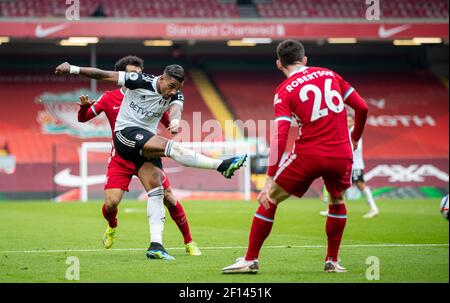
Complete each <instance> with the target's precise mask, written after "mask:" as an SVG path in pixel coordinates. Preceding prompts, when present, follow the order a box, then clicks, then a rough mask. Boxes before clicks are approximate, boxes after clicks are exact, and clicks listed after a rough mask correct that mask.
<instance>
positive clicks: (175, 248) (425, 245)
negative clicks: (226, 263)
mask: <svg viewBox="0 0 450 303" xmlns="http://www.w3.org/2000/svg"><path fill="white" fill-rule="evenodd" d="M448 246H449V244H448V243H441V244H430V243H425V244H392V243H391V244H389V243H386V244H348V245H341V247H349V248H357V247H448ZM326 247H327V246H326V245H278V246H265V247H264V248H268V249H283V248H326ZM200 248H201V249H202V250H214V249H246V248H247V247H246V246H216V247H215V246H210V247H200ZM166 249H167V250H184V249H185V248H184V247H168V248H166ZM102 251H104V252H107V251H110V252H119V251H145V249H144V248H111V249H104V248H99V249H53V250H51V249H49V250H9V251H8V250H5V251H0V253H1V254H11V253H65V252H102Z"/></svg>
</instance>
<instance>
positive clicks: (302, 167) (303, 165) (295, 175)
mask: <svg viewBox="0 0 450 303" xmlns="http://www.w3.org/2000/svg"><path fill="white" fill-rule="evenodd" d="M352 164H353V160H352V159H344V158H331V157H322V156H313V155H297V154H295V153H291V154H290V155H289V157H288V158H287V159H286V161H284V163H283V165H282V166H280V168H278V171H277V174H276V175H275V178H274V180H275V183H277V184H278V185H279V186H280V187H281V188H282V189H284V190H285V191H286V192H288V193H289V194H291V195H295V196H297V197H302V196H303V195H304V194H305V192H306V191H307V190H308V188H309V187H310V186H311V183H312V182H313V181H314V180H315V179H317V178H320V177H322V179H323V181H324V183H325V186H326V188H327V191H328V192H329V193H330V195H331V196H332V197H334V198H337V197H339V195H340V194H341V193H342V192H343V191H345V190H346V189H347V188H349V187H350V186H351V184H352V183H351V177H352Z"/></svg>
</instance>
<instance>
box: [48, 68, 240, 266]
mask: <svg viewBox="0 0 450 303" xmlns="http://www.w3.org/2000/svg"><path fill="white" fill-rule="evenodd" d="M55 74H57V75H70V74H76V75H78V74H79V75H83V76H85V77H88V78H91V79H97V80H102V81H106V82H113V83H117V84H118V85H119V86H125V87H126V88H127V90H126V92H125V95H124V97H123V101H122V104H121V105H120V110H119V114H118V115H117V120H116V123H115V127H114V134H113V141H114V147H115V151H116V152H117V153H118V154H119V155H120V157H121V158H123V159H125V160H130V161H132V162H133V163H134V164H135V166H136V168H137V169H138V171H139V173H138V174H139V178H140V180H141V182H142V185H143V186H144V188H145V190H146V191H147V194H148V204H147V216H148V219H149V225H150V238H151V239H150V246H149V248H148V249H147V254H146V255H147V257H148V258H155V259H161V258H166V256H168V253H167V251H166V250H165V249H164V246H163V244H162V238H163V231H164V221H165V211H164V202H163V201H164V189H163V187H162V171H161V170H162V161H161V157H169V158H171V159H173V160H175V161H177V162H178V163H180V164H181V165H184V166H187V167H197V168H203V169H211V170H217V171H218V172H219V173H221V174H222V175H223V176H224V177H225V178H231V177H232V176H233V174H234V172H235V171H236V170H238V169H239V168H241V167H242V166H243V164H244V163H245V161H246V159H247V155H243V156H241V157H232V158H230V159H225V160H220V159H213V158H210V157H207V156H205V155H202V154H200V153H197V152H195V151H193V150H190V149H186V148H184V147H183V146H181V145H180V144H178V143H176V142H174V141H172V140H168V139H166V138H164V137H161V136H158V135H157V134H156V130H157V126H158V124H159V122H160V120H161V117H162V116H163V114H164V113H165V112H166V111H168V112H169V120H170V125H169V127H170V129H178V124H179V121H180V119H181V112H182V109H183V104H184V103H183V102H184V97H183V94H182V93H181V91H180V89H181V87H182V86H183V83H184V78H185V74H184V69H183V68H182V67H181V66H179V65H169V66H166V68H165V69H164V72H163V74H162V75H159V76H153V75H149V74H144V73H136V72H130V73H127V72H125V71H119V72H116V71H105V70H101V69H98V68H91V67H78V66H73V65H70V64H69V63H67V62H65V63H62V64H60V65H59V66H58V67H56V70H55ZM167 258H169V257H167ZM171 258H172V257H171ZM171 258H169V259H171Z"/></svg>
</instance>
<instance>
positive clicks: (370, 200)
mask: <svg viewBox="0 0 450 303" xmlns="http://www.w3.org/2000/svg"><path fill="white" fill-rule="evenodd" d="M364 195H365V196H366V201H367V204H368V205H369V207H370V209H371V210H376V211H378V207H377V205H376V204H375V200H374V199H373V195H372V191H371V190H370V188H369V187H368V186H366V188H365V189H364Z"/></svg>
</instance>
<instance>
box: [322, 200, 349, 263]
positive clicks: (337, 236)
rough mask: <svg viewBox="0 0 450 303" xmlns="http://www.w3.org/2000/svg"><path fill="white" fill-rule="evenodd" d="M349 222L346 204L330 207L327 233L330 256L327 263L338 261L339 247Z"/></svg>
mask: <svg viewBox="0 0 450 303" xmlns="http://www.w3.org/2000/svg"><path fill="white" fill-rule="evenodd" d="M346 222H347V209H346V208H345V204H337V205H329V211H328V218H327V223H326V227H325V229H326V233H327V238H328V254H327V257H326V259H325V260H326V261H338V253H339V246H340V245H341V240H342V234H343V233H344V228H345V223H346Z"/></svg>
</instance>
